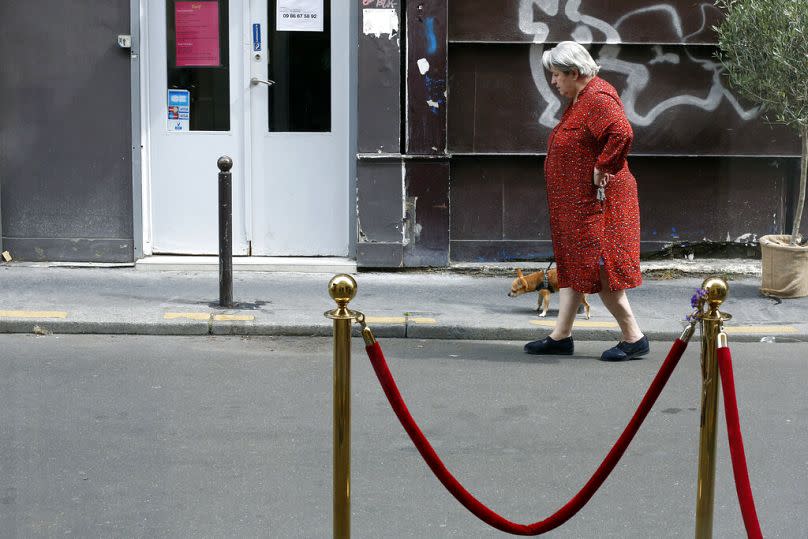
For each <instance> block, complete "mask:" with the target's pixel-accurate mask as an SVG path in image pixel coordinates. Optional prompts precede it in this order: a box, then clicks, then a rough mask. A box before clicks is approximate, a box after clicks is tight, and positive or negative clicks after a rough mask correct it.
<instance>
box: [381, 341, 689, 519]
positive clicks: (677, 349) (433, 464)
mask: <svg viewBox="0 0 808 539" xmlns="http://www.w3.org/2000/svg"><path fill="white" fill-rule="evenodd" d="M685 348H687V343H686V342H684V341H682V340H680V339H676V341H675V342H674V343H673V346H672V347H671V350H670V352H668V357H666V358H665V361H664V362H663V363H662V367H660V369H659V372H658V373H657V375H656V376H655V377H654V380H653V382H651V386H650V387H649V388H648V391H647V392H646V393H645V396H644V397H643V399H642V402H640V406H639V407H638V408H637V411H636V412H635V413H634V416H633V417H632V418H631V420H630V421H629V423H628V425H627V426H626V428H625V430H624V431H623V433H622V434H621V435H620V438H618V439H617V441H616V442H615V444H614V446H612V449H611V450H610V451H609V453H608V454H607V455H606V458H605V459H604V460H603V462H602V463H601V464H600V466H598V468H597V470H595V473H594V474H593V475H592V477H591V478H590V479H589V481H587V482H586V484H585V485H584V486H583V488H581V490H580V491H579V492H578V493H577V494H576V495H575V496H573V497H572V499H570V501H568V502H567V503H566V504H565V505H564V506H563V507H561V508H560V509H559V510H558V511H556V512H555V513H553V514H552V515H551V516H549V517H548V518H546V519H544V520H541V521H539V522H534V523H532V524H518V523H516V522H512V521H510V520H508V519H506V518H503V517H502V516H500V515H499V514H497V513H495V512H494V511H492V510H491V509H489V508H488V507H486V506H485V505H483V504H482V502H480V501H479V500H478V499H477V498H475V497H474V496H473V495H472V494H471V493H470V492H469V491H468V490H466V489H465V488H464V487H463V485H461V484H460V482H459V481H458V480H457V479H455V477H454V476H453V475H452V474H451V472H449V470H448V469H447V468H446V466H445V465H444V464H443V462H442V461H441V460H440V457H438V454H437V453H436V452H435V450H434V449H433V448H432V445H430V443H429V441H428V440H427V439H426V436H424V433H423V432H421V429H420V428H419V427H418V424H417V423H416V422H415V420H414V419H413V418H412V416H411V415H410V412H409V410H408V409H407V405H406V404H405V403H404V399H403V398H402V397H401V393H400V392H399V391H398V387H396V383H395V380H394V379H393V375H392V374H391V373H390V369H389V368H388V366H387V362H386V361H385V359H384V353H382V349H381V347H380V346H379V343H378V342H377V343H374V344H372V345H369V346H367V347H366V350H367V353H368V357H369V358H370V362H371V364H372V365H373V369H374V370H375V371H376V376H377V377H378V378H379V382H380V383H381V386H382V389H383V390H384V394H385V395H387V400H389V401H390V405H391V406H392V408H393V411H394V412H395V414H396V416H398V419H399V421H401V425H402V426H403V427H404V430H406V431H407V434H409V436H410V438H411V439H412V442H413V444H415V447H416V448H417V449H418V452H419V453H421V456H422V457H423V458H424V460H425V461H426V463H427V465H428V466H429V468H430V469H431V470H432V472H433V473H434V474H435V476H436V477H437V478H438V479H439V480H440V482H441V483H443V486H444V487H446V489H447V490H448V491H449V492H450V493H451V494H452V496H454V497H455V498H456V499H457V501H459V502H460V503H461V504H462V505H463V506H464V507H465V508H466V509H468V510H469V511H471V512H472V513H473V514H474V515H475V516H476V517H477V518H479V519H480V520H482V521H483V522H485V523H487V524H489V525H490V526H493V527H494V528H496V529H498V530H501V531H503V532H507V533H511V534H514V535H540V534H542V533H545V532H548V531H550V530H552V529H554V528H557V527H558V526H561V525H562V524H564V523H565V522H566V521H567V520H569V519H570V518H572V516H574V515H575V513H577V512H578V511H579V510H580V509H581V508H582V507H583V506H584V505H586V503H587V502H588V501H589V499H590V498H592V496H593V495H594V494H595V492H597V490H598V488H599V487H600V486H601V485H602V484H603V482H604V481H605V480H606V478H607V477H608V476H609V473H611V471H612V470H613V469H614V467H615V466H616V465H617V462H618V461H619V460H620V457H622V456H623V453H624V452H625V450H626V448H627V447H628V445H629V443H631V440H632V439H633V438H634V435H635V434H636V433H637V431H638V430H639V428H640V425H642V422H643V420H644V419H645V417H646V416H647V415H648V412H649V411H650V410H651V407H652V406H653V405H654V402H656V399H657V397H659V394H660V393H661V392H662V388H664V387H665V384H666V383H667V381H668V378H670V375H671V373H672V372H673V369H674V368H675V367H676V364H677V363H678V362H679V358H681V357H682V353H684V351H685Z"/></svg>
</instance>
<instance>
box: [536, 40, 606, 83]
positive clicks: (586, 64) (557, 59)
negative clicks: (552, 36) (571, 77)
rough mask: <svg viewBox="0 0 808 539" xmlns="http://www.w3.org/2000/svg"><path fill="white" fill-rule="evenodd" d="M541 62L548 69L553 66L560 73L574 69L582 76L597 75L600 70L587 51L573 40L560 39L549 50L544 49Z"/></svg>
mask: <svg viewBox="0 0 808 539" xmlns="http://www.w3.org/2000/svg"><path fill="white" fill-rule="evenodd" d="M541 63H542V65H543V66H544V69H546V70H548V71H550V70H551V69H553V68H555V69H557V70H559V71H561V72H562V73H569V72H570V71H572V70H573V69H575V70H576V71H578V74H579V75H582V76H584V77H589V76H593V75H597V74H598V71H600V66H599V65H598V64H596V63H595V61H594V60H593V59H592V56H590V54H589V51H587V50H586V49H585V48H584V47H583V46H582V45H580V44H579V43H576V42H575V41H562V42H561V43H559V44H558V45H556V46H555V47H553V48H552V49H550V50H549V51H544V54H542V56H541Z"/></svg>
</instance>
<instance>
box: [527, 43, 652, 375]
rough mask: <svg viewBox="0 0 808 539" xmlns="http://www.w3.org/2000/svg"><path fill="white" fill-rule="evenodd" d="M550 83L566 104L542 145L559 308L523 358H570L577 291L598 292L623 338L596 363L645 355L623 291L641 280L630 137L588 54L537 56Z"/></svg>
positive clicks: (562, 46)
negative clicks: (553, 323)
mask: <svg viewBox="0 0 808 539" xmlns="http://www.w3.org/2000/svg"><path fill="white" fill-rule="evenodd" d="M542 63H543V64H544V68H545V69H547V70H548V71H550V72H551V73H552V80H551V82H552V84H553V86H555V87H556V88H557V89H558V92H559V93H560V94H561V95H562V96H564V97H566V98H568V99H569V105H568V106H567V109H566V110H565V111H564V114H563V115H562V116H561V121H560V122H559V123H558V125H557V126H556V127H555V129H553V131H552V133H551V134H550V138H549V140H548V142H547V158H546V160H545V162H544V177H545V180H546V185H547V203H548V207H549V210H550V228H551V231H552V238H553V252H554V254H555V260H556V265H557V266H558V286H559V288H560V291H559V294H560V306H559V310H558V321H557V323H556V326H555V328H554V329H553V331H552V332H551V333H550V335H549V336H547V337H545V338H544V339H541V340H538V341H533V342H530V343H527V344H526V345H525V352H527V353H528V354H567V355H569V354H572V353H573V351H574V346H573V340H572V323H573V321H574V320H575V314H576V312H577V310H578V305H579V304H580V303H581V297H582V294H590V293H594V292H597V293H598V294H599V295H600V298H601V300H602V301H603V304H604V305H605V306H606V308H607V309H608V310H609V312H610V313H611V314H612V316H614V318H615V319H616V320H617V323H618V324H619V325H620V331H621V332H622V339H621V341H620V342H619V343H618V344H617V346H615V347H613V348H610V349H609V350H606V351H605V352H603V355H602V356H601V358H600V359H601V360H603V361H623V360H628V359H635V358H638V357H641V356H644V355H646V354H647V353H648V351H649V346H648V338H647V337H646V336H645V335H643V333H642V331H641V330H640V328H639V326H638V325H637V321H636V320H635V319H634V314H633V313H632V312H631V306H630V305H629V303H628V298H627V297H626V293H625V290H626V289H628V288H634V287H636V286H639V285H640V284H641V283H642V277H641V274H640V209H639V203H638V201H637V184H636V181H635V180H634V176H632V174H631V171H630V170H629V168H628V164H627V163H626V156H627V155H628V152H629V148H630V147H631V141H632V139H633V133H632V131H631V126H630V125H629V123H628V120H627V119H626V115H625V113H624V111H623V104H622V103H621V102H620V98H619V97H618V95H617V92H616V91H615V89H614V87H612V85H610V84H609V83H608V82H606V81H604V80H603V79H601V78H599V77H598V76H597V73H598V70H599V69H600V68H599V66H598V65H597V64H596V63H595V61H594V60H592V57H591V56H590V55H589V52H587V50H586V49H585V48H584V47H582V46H581V45H579V44H578V43H575V42H572V41H563V42H561V43H559V44H558V45H557V46H556V47H554V48H553V49H551V50H549V51H545V53H544V56H543V57H542Z"/></svg>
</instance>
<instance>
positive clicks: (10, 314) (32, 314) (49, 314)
mask: <svg viewBox="0 0 808 539" xmlns="http://www.w3.org/2000/svg"><path fill="white" fill-rule="evenodd" d="M0 318H67V313H66V312H64V311H0Z"/></svg>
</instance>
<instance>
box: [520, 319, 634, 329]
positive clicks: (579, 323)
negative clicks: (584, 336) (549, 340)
mask: <svg viewBox="0 0 808 539" xmlns="http://www.w3.org/2000/svg"><path fill="white" fill-rule="evenodd" d="M530 323H531V324H533V325H534V326H541V327H545V328H554V327H555V325H556V323H555V320H531V321H530ZM572 327H575V328H616V327H620V326H618V325H617V322H596V321H594V320H576V321H575V322H574V323H573V324H572Z"/></svg>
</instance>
